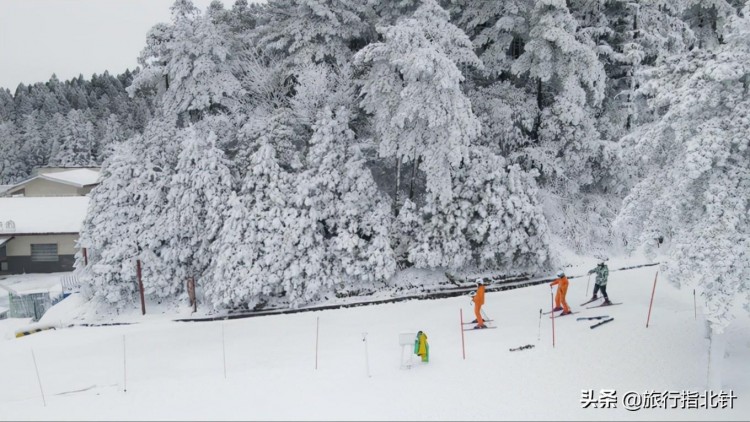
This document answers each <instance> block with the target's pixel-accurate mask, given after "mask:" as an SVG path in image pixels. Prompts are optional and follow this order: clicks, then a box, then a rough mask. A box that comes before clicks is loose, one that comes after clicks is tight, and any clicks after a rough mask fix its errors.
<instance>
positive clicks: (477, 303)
mask: <svg viewBox="0 0 750 422" xmlns="http://www.w3.org/2000/svg"><path fill="white" fill-rule="evenodd" d="M471 300H472V302H474V315H475V316H476V317H477V319H476V320H474V322H476V323H477V325H476V326H475V327H474V328H487V326H486V325H484V318H482V305H484V281H482V279H481V278H479V279H477V291H476V292H475V293H474V297H473V298H472V299H471Z"/></svg>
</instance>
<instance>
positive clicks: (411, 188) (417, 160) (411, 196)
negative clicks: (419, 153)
mask: <svg viewBox="0 0 750 422" xmlns="http://www.w3.org/2000/svg"><path fill="white" fill-rule="evenodd" d="M414 155H416V154H414ZM421 161H422V157H414V168H413V169H412V170H411V182H410V183H409V200H410V201H412V200H414V179H416V178H417V169H418V168H419V163H420V162H421Z"/></svg>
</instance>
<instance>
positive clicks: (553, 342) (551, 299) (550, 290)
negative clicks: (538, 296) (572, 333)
mask: <svg viewBox="0 0 750 422" xmlns="http://www.w3.org/2000/svg"><path fill="white" fill-rule="evenodd" d="M549 298H550V301H551V302H552V311H551V312H550V314H551V315H552V347H553V348H554V347H555V297H554V295H553V294H552V286H549Z"/></svg>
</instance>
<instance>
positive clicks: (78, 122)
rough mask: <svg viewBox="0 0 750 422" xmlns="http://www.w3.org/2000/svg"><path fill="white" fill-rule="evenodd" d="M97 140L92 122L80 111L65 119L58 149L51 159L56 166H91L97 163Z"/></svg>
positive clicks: (73, 112)
mask: <svg viewBox="0 0 750 422" xmlns="http://www.w3.org/2000/svg"><path fill="white" fill-rule="evenodd" d="M95 156H96V138H95V137H94V125H93V124H92V123H91V120H89V118H88V117H87V116H86V115H85V114H84V113H83V112H81V111H79V110H71V111H70V112H68V115H67V116H66V117H65V125H64V126H63V127H62V130H61V136H60V139H59V144H58V145H57V149H56V150H55V151H53V155H52V156H51V157H50V159H49V164H50V165H54V166H90V165H93V164H95V163H96V161H95Z"/></svg>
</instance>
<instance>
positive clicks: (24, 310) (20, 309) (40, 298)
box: [8, 292, 52, 321]
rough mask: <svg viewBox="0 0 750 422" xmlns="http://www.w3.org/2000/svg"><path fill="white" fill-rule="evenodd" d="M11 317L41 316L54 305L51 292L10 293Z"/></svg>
mask: <svg viewBox="0 0 750 422" xmlns="http://www.w3.org/2000/svg"><path fill="white" fill-rule="evenodd" d="M9 305H10V310H9V312H8V317H9V318H33V319H34V321H39V318H41V317H42V315H44V313H45V312H47V309H49V308H51V307H52V299H51V298H50V296H49V293H46V292H45V293H30V294H25V295H16V294H13V293H11V294H10V302H9Z"/></svg>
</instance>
